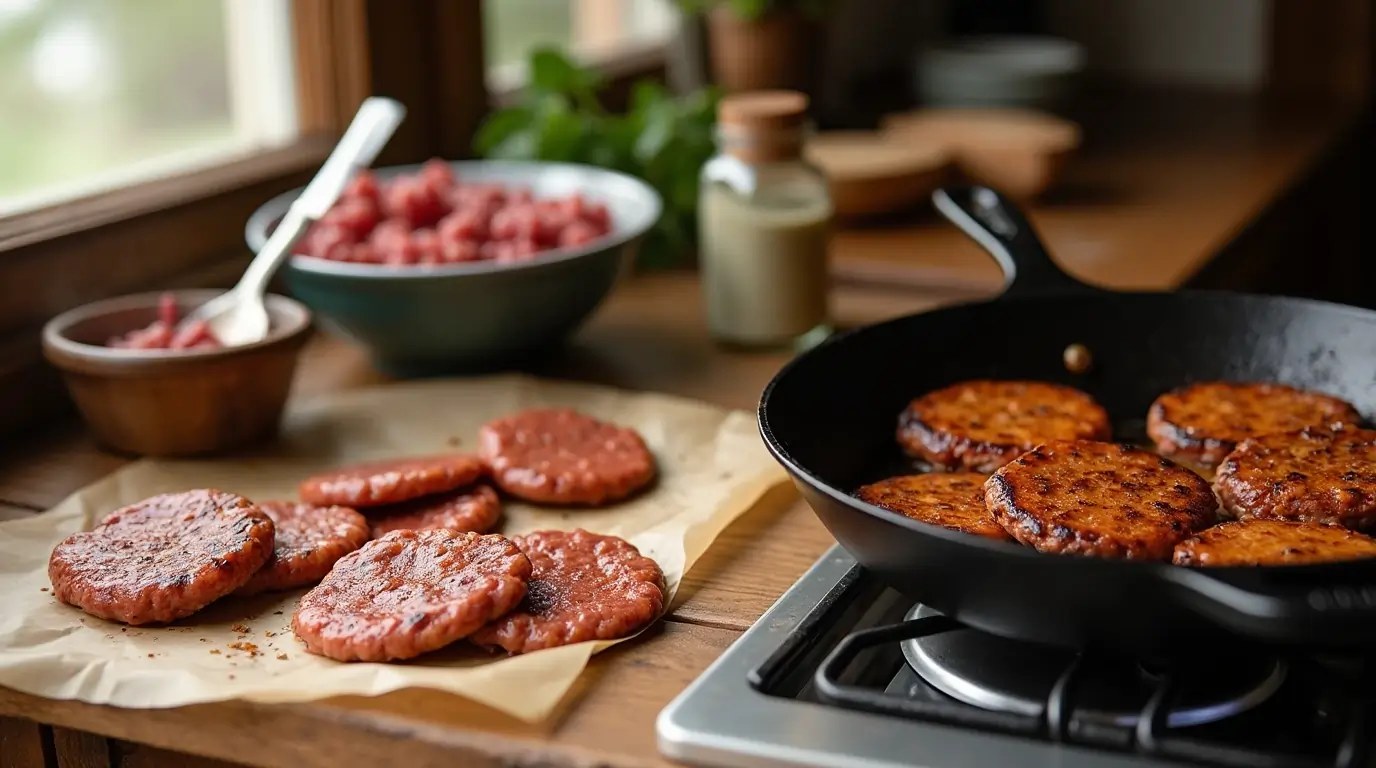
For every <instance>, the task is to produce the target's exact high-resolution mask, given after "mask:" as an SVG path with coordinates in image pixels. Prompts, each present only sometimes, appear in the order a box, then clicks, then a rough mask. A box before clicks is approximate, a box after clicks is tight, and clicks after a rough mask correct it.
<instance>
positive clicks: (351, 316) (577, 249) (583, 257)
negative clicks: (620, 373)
mask: <svg viewBox="0 0 1376 768" xmlns="http://www.w3.org/2000/svg"><path fill="white" fill-rule="evenodd" d="M300 191H301V190H299V189H298V190H292V191H290V192H287V193H284V194H282V195H279V196H278V197H276V198H273V199H272V200H270V201H268V202H267V203H266V204H264V205H263V206H262V207H261V208H259V209H258V210H257V211H256V212H255V213H254V214H253V216H252V217H251V218H250V219H249V221H248V226H247V228H246V233H245V235H246V239H247V241H248V245H249V247H250V248H251V249H253V250H254V251H255V252H256V251H257V250H258V249H259V248H261V247H262V245H263V244H264V243H265V242H266V241H267V238H268V235H269V234H271V232H272V228H273V227H274V226H275V225H276V223H277V222H278V221H280V220H281V218H282V216H283V215H284V214H285V213H286V210H287V208H288V207H289V206H290V205H291V203H292V201H293V200H294V199H295V198H296V196H297V195H298V194H299V193H300ZM660 210H661V201H660V199H659V196H658V194H657V193H656V192H655V191H654V189H652V188H651V187H650V186H649V185H648V184H646V183H645V182H643V181H641V180H639V179H636V178H633V177H631V176H627V175H625V174H621V173H617V172H615V171H610V170H606V169H602V168H595V167H592V166H585V165H575V164H567V163H546V162H506V161H471V162H445V161H441V160H431V161H429V162H427V163H424V164H422V165H413V166H403V167H391V168H380V169H376V170H369V171H363V172H360V173H359V174H358V175H357V176H356V177H355V178H354V180H353V181H352V183H351V184H350V185H349V187H348V189H347V190H346V191H345V193H344V194H343V196H342V197H341V198H340V200H339V201H338V202H337V203H336V204H335V205H334V207H333V208H332V209H331V210H330V211H329V213H328V214H326V216H325V217H323V218H322V219H321V220H320V221H318V222H316V223H315V224H313V225H312V227H311V228H310V230H309V231H308V232H307V234H306V235H305V237H303V238H302V239H301V241H300V242H299V243H298V244H297V246H296V248H295V253H294V255H293V256H292V258H291V259H290V260H289V261H288V262H287V264H286V266H285V267H284V268H283V277H284V280H285V285H286V287H287V289H288V291H289V292H290V293H291V294H292V295H293V296H295V297H296V298H298V299H300V300H301V301H302V302H304V303H305V304H306V305H307V306H309V307H310V308H311V309H312V310H313V311H314V312H315V313H316V314H317V315H318V316H319V317H320V319H321V324H322V325H323V326H325V327H326V328H328V329H329V330H331V331H333V332H335V333H338V334H340V335H342V336H344V337H346V338H348V339H350V340H352V341H354V342H356V343H358V344H360V345H362V346H363V347H365V348H366V349H367V350H368V351H369V353H370V354H371V356H372V358H373V361H374V364H375V365H377V367H379V368H380V369H382V370H383V371H385V372H387V373H390V374H393V375H400V376H412V375H428V374H434V373H447V372H458V371H465V370H482V369H490V368H496V367H505V366H508V365H513V364H519V363H521V362H523V361H526V360H529V359H532V358H536V357H538V356H539V355H540V354H541V353H544V352H546V351H548V350H550V349H551V348H552V347H554V346H556V345H558V344H559V343H560V342H562V341H563V340H564V339H566V338H568V336H570V335H571V334H572V333H573V332H574V331H575V330H576V329H577V328H578V327H579V326H580V325H581V324H582V322H583V321H584V320H585V319H587V317H588V316H589V315H591V314H592V312H593V310H595V309H596V308H597V306H598V305H599V304H601V303H602V301H603V300H604V299H605V298H606V297H607V295H608V294H609V293H610V292H611V290H612V288H613V287H614V286H615V284H616V282H617V280H618V279H619V278H620V277H621V276H623V275H624V274H625V273H626V272H627V271H628V270H629V268H630V266H631V265H632V263H633V262H634V259H635V254H636V251H637V248H638V246H639V244H640V242H641V240H642V239H643V238H644V235H645V233H646V232H647V231H648V230H649V229H650V228H651V227H652V226H653V225H654V224H655V222H656V221H657V220H658V218H659V215H660Z"/></svg>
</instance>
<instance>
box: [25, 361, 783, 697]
mask: <svg viewBox="0 0 1376 768" xmlns="http://www.w3.org/2000/svg"><path fill="white" fill-rule="evenodd" d="M541 405H565V406H572V407H575V408H578V409H579V410H581V411H583V412H585V413H588V414H591V415H594V416H598V417H602V418H605V419H608V420H610V421H614V422H616V423H619V424H624V425H627V426H631V427H634V428H636V429H637V430H639V431H640V434H641V435H643V436H644V438H645V440H646V442H647V443H648V444H649V445H650V448H651V449H652V450H653V451H654V453H655V456H656V458H657V460H658V462H659V468H660V473H661V474H660V478H659V480H658V482H657V484H656V485H655V486H654V487H653V488H652V489H651V490H650V491H648V492H646V493H644V494H642V495H640V496H639V497H637V498H635V499H633V500H630V501H627V502H625V503H622V504H620V505H617V506H614V507H610V508H606V509H600V510H560V509H549V508H544V509H542V508H538V507H535V506H530V505H525V504H517V503H512V502H508V503H507V504H506V506H505V518H504V520H503V522H502V523H501V527H500V528H499V530H500V531H501V532H503V533H508V534H512V533H522V532H525V531H531V530H537V529H543V528H560V529H573V528H579V527H581V528H585V529H588V530H591V531H595V532H598V533H604V534H614V535H617V536H621V537H624V538H626V539H627V540H629V541H631V542H632V543H633V544H635V545H636V546H637V547H639V548H640V550H641V552H643V553H645V554H647V555H649V556H651V557H653V558H654V559H655V560H656V561H657V562H658V563H659V565H660V567H661V568H662V569H663V570H664V575H665V579H666V581H667V583H668V587H669V596H670V598H671V599H672V595H673V594H674V593H675V591H676V590H677V588H678V584H679V580H680V579H681V578H682V576H683V574H684V572H685V571H687V570H688V568H689V567H690V566H691V565H692V564H693V562H694V561H695V560H697V558H698V556H699V555H701V554H702V553H703V551H704V550H706V549H707V547H708V546H709V545H710V544H711V543H712V541H713V539H715V538H716V536H717V535H718V534H719V533H720V532H721V530H722V529H724V528H725V527H726V526H727V524H729V523H730V522H731V521H732V520H734V519H735V518H737V517H739V516H740V515H741V514H743V513H744V512H745V511H746V510H748V509H749V508H750V507H751V506H752V505H753V504H754V503H755V502H756V500H757V499H759V497H760V496H761V495H762V494H763V493H764V492H765V491H767V490H768V489H769V488H771V487H773V486H775V485H777V484H778V483H780V482H782V481H784V480H785V475H784V473H783V471H782V470H781V469H780V467H779V466H778V465H777V464H776V463H775V462H774V461H773V460H772V459H771V458H770V457H769V455H768V453H767V452H766V450H765V448H764V445H763V443H762V442H761V440H760V438H759V435H758V433H757V431H756V427H755V422H754V418H753V417H752V416H751V415H750V414H747V413H745V412H741V411H728V410H724V409H721V408H717V407H714V406H711V405H706V404H703V403H698V402H693V401H688V400H682V399H679V398H673V397H668V396H663V395H656V394H640V393H631V392H625V391H619V390H614V389H608V388H604V387H594V386H587V385H579V384H570V383H562V382H552V381H545V380H536V379H531V378H527V377H521V376H501V377H492V378H484V379H466V380H433V381H421V382H414V383H406V384H394V385H388V386H384V387H377V388H372V389H366V390H355V391H349V392H343V393H340V394H336V395H331V396H327V397H323V398H316V399H314V400H312V401H308V402H304V403H297V404H296V407H295V408H294V409H293V410H292V413H291V415H290V417H289V419H288V421H287V425H286V427H285V430H284V434H283V437H282V440H281V441H279V443H278V444H275V445H273V446H270V447H266V448H264V449H260V450H259V451H257V452H256V453H254V454H253V455H249V456H244V457H242V458H229V459H218V460H204V461H152V460H145V461H139V462H136V463H133V464H130V465H129V466H127V467H124V468H123V469H121V470H119V471H117V472H115V473H114V474H111V475H109V476H107V477H105V478H103V479H102V480H100V481H98V482H96V483H94V484H92V485H90V486H88V487H86V488H84V489H82V490H80V491H78V492H77V493H75V494H73V495H72V496H71V497H69V498H67V499H66V500H64V501H63V502H62V503H61V504H59V505H58V506H57V507H55V508H53V509H51V510H49V511H48V512H45V513H43V514H41V515H37V516H35V517H34V518H32V519H29V520H20V521H12V522H7V523H4V524H3V525H0V685H5V686H8V687H11V688H15V689H18V690H21V691H24V692H27V693H31V694H36V695H40V696H45V697H49V698H54V699H78V700H81V701H85V702H90V703H97V704H110V705H115V706H121V707H175V706H182V705H186V704H193V703H199V702H207V701H219V700H225V699H249V700H254V701H262V702H288V701H305V700H312V699H319V698H324V697H328V696H335V695H342V694H354V695H378V694H382V693H385V692H388V691H393V690H398V689H401V688H408V687H425V688H435V689H440V690H444V691H449V692H452V693H456V694H460V695H463V696H466V697H468V698H471V699H474V700H477V701H480V702H483V703H485V704H487V705H489V706H492V707H495V708H497V709H500V710H503V711H505V712H507V713H509V714H511V715H514V716H516V717H519V718H522V719H524V720H528V721H534V720H539V719H541V718H543V717H544V716H546V715H548V714H549V712H550V711H551V710H552V709H553V708H554V707H555V705H556V704H557V703H558V702H559V700H560V698H561V697H562V696H563V695H564V694H565V693H566V692H567V691H568V689H569V688H570V687H571V686H572V685H573V682H574V680H575V679H576V678H577V677H578V675H579V673H580V672H581V671H582V670H583V668H584V666H585V665H586V664H587V661H588V658H589V657H590V656H591V655H592V654H593V653H596V652H598V651H600V650H602V649H604V648H606V647H608V646H610V645H612V643H607V642H601V643H593V642H589V643H580V644H577V645H572V646H566V647H563V648H553V649H549V650H544V651H539V652H536V653H530V654H526V655H524V656H515V657H510V658H507V657H494V656H492V655H489V654H487V653H485V652H482V651H479V650H477V649H475V648H473V647H471V646H469V645H468V644H467V643H463V642H459V643H456V644H455V645H454V646H451V647H450V648H448V649H444V650H442V651H439V652H436V653H432V654H428V655H426V656H423V657H421V658H418V659H413V660H410V661H408V662H405V663H394V664H371V663H339V662H335V661H331V660H329V659H324V658H321V657H319V656H313V655H310V654H308V653H306V652H305V648H304V646H303V645H302V644H301V642H300V641H298V640H297V639H296V638H295V637H294V636H293V635H292V633H291V627H290V623H291V616H292V612H293V610H294V609H295V607H296V603H297V600H298V599H299V597H300V595H301V594H303V593H304V590H300V591H296V592H287V593H278V594H276V595H274V594H267V595H260V596H257V597H255V598H236V597H233V596H231V597H227V598H223V599H221V600H219V601H217V602H216V603H214V604H212V605H211V606H209V607H208V608H206V609H205V610H203V611H201V612H200V613H199V614H196V615H195V616H192V617H190V618H188V619H184V620H182V621H181V622H178V623H177V624H174V625H172V626H169V627H156V628H136V627H125V626H123V625H121V624H117V623H111V622H106V621H103V620H100V619H97V618H94V617H91V616H87V615H86V614H85V613H82V612H81V611H79V610H78V609H76V608H72V607H69V606H65V605H61V604H59V603H58V602H57V601H56V600H55V599H54V598H53V597H52V595H51V593H50V592H49V591H47V590H46V588H47V587H49V583H48V576H47V565H48V555H49V553H50V552H51V551H52V548H53V547H54V546H55V545H56V544H57V543H58V542H59V541H61V540H62V539H63V538H64V537H66V536H67V535H68V534H70V533H72V532H74V531H77V530H82V529H85V528H89V527H91V526H92V525H93V524H94V523H93V521H95V520H97V519H98V518H99V517H101V516H102V515H104V514H105V513H106V512H109V511H110V510H113V509H115V508H117V507H120V506H123V505H125V504H130V503H133V502H135V501H138V500H140V499H143V498H146V497H148V496H152V495H154V494H158V493H164V492H169V491H179V490H185V489H188V488H198V487H199V488H204V487H212V488H219V489H221V490H226V491H232V492H235V493H239V494H242V495H244V496H247V497H248V498H250V499H263V500H266V499H271V498H295V489H296V485H297V483H298V481H299V480H300V479H301V478H303V477H305V476H307V475H309V474H311V473H313V472H316V471H318V470H322V469H327V468H329V467H332V466H337V465H339V464H343V463H347V462H353V461H360V460H367V459H375V458H386V457H394V456H405V455H423V454H428V453H437V452H445V451H454V450H460V451H462V450H472V449H474V448H475V447H476V445H475V443H476V440H477V432H478V427H479V425H481V424H482V423H483V422H485V421H487V420H488V419H491V418H493V417H496V416H500V415H503V414H507V413H510V412H512V411H516V410H519V409H521V408H526V407H530V406H541ZM168 407H175V406H174V404H172V403H169V404H168ZM668 602H669V601H668V600H666V605H667V604H668Z"/></svg>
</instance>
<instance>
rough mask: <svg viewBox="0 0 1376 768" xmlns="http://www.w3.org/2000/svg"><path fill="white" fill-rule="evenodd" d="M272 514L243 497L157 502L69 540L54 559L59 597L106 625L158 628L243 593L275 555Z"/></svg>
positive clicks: (196, 496)
mask: <svg viewBox="0 0 1376 768" xmlns="http://www.w3.org/2000/svg"><path fill="white" fill-rule="evenodd" d="M273 540H274V533H273V524H272V520H271V519H270V518H269V517H268V515H267V514H266V513H265V512H263V510H261V509H259V508H258V507H257V506H254V504H253V503H252V502H250V501H249V500H248V499H245V498H244V497H242V496H236V495H235V494H232V493H225V492H223V491H216V490H210V489H205V490H195V491H186V492H185V493H169V494H165V495H162V496H154V497H153V498H150V499H145V500H143V501H140V502H138V503H137V504H131V505H129V506H127V507H124V508H123V509H120V510H118V511H115V512H113V513H111V514H109V515H107V516H106V517H105V519H104V520H103V521H101V524H100V525H98V526H96V528H95V529H93V530H91V531H85V532H81V533H74V534H72V535H71V536H68V537H67V538H66V539H65V540H63V541H62V543H60V544H58V545H57V547H56V548H55V549H54V550H53V553H52V556H51V557H50V558H49V559H48V578H49V580H50V581H52V585H53V595H54V596H55V597H56V598H57V599H58V600H61V601H62V602H64V603H67V604H69V605H75V606H76V607H78V608H80V609H81V610H83V611H85V612H87V613H89V614H91V615H92V616H97V617H99V618H102V619H110V620H112V621H122V622H124V623H125V624H135V625H138V624H160V623H166V622H169V621H175V620H177V619H180V618H183V617H186V616H190V615H191V614H193V613H195V612H196V611H199V610H200V609H202V608H204V607H205V606H207V605H209V604H211V603H213V602H215V601H216V600H218V599H220V598H221V597H224V596H225V595H227V594H229V593H231V592H233V591H234V590H236V589H238V588H239V587H242V586H243V585H244V584H245V583H246V582H248V580H249V579H250V578H251V577H252V576H253V574H254V573H255V572H256V571H257V570H258V569H259V568H261V567H262V566H263V564H264V563H266V562H267V561H268V558H270V557H271V556H272V550H273Z"/></svg>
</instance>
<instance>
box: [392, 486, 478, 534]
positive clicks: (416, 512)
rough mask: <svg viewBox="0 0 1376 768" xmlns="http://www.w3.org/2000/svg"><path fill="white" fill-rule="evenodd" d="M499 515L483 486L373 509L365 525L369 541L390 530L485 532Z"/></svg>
mask: <svg viewBox="0 0 1376 768" xmlns="http://www.w3.org/2000/svg"><path fill="white" fill-rule="evenodd" d="M501 516H502V502H501V499H498V498H497V492H496V491H494V490H492V489H491V488H489V487H487V486H486V485H475V486H473V487H472V488H471V489H466V490H462V491H450V492H449V493H442V494H439V495H438V496H426V497H425V498H423V499H416V500H414V501H404V502H402V503H400V504H393V505H390V506H386V507H375V508H374V511H372V512H371V513H370V514H369V515H368V522H369V523H372V527H373V538H375V539H378V538H382V536H383V535H384V534H386V533H390V532H391V531H425V530H429V529H431V528H448V529H450V530H451V531H472V532H473V533H487V532H488V531H490V530H492V526H494V525H496V524H497V519H498V518H500V517H501Z"/></svg>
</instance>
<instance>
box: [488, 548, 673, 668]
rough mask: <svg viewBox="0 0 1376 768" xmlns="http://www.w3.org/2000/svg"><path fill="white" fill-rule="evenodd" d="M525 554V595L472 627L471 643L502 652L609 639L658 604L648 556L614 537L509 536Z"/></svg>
mask: <svg viewBox="0 0 1376 768" xmlns="http://www.w3.org/2000/svg"><path fill="white" fill-rule="evenodd" d="M515 542H516V546H518V547H520V548H521V551H522V552H524V553H525V554H526V556H527V557H529V558H530V565H531V574H530V584H529V589H528V590H527V591H526V597H525V600H522V601H521V604H520V605H519V606H517V607H516V609H515V610H513V611H512V612H511V613H508V614H507V615H505V616H502V617H501V618H499V619H497V620H496V621H493V622H492V623H491V624H488V625H487V626H485V627H483V628H482V629H480V630H478V631H477V632H474V633H473V634H472V635H471V636H470V637H469V640H471V641H472V642H473V643H475V644H477V645H481V646H483V647H485V648H490V649H496V648H501V649H503V650H505V651H506V652H507V653H529V652H531V651H538V650H541V649H543V648H554V647H556V646H560V645H569V644H572V643H581V642H583V641H585V640H615V639H617V638H620V637H625V636H626V635H629V634H631V633H632V632H634V631H636V630H637V629H640V628H641V627H643V626H645V625H646V624H649V623H650V622H651V621H654V620H655V618H657V617H658V616H659V612H660V611H661V610H663V609H664V574H663V573H661V572H660V570H659V565H658V564H656V563H655V561H654V560H651V559H650V558H648V557H646V556H644V555H642V554H640V550H638V549H636V548H635V546H634V545H633V544H631V543H630V542H628V541H625V540H624V539H619V538H617V537H615V536H601V535H598V534H596V533H589V532H587V531H583V530H577V531H573V532H568V531H536V532H534V533H528V534H526V535H524V536H517V537H515Z"/></svg>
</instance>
